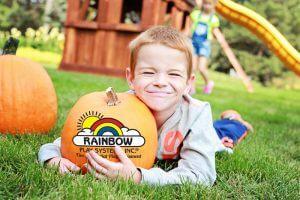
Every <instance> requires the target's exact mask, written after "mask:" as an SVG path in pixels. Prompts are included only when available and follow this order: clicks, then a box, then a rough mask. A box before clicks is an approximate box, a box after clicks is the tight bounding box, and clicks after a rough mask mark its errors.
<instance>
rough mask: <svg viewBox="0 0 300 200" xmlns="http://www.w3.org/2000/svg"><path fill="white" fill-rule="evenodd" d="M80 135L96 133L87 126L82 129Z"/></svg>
mask: <svg viewBox="0 0 300 200" xmlns="http://www.w3.org/2000/svg"><path fill="white" fill-rule="evenodd" d="M78 135H94V133H93V131H91V129H88V128H85V129H83V130H82V131H80V132H79V133H78Z"/></svg>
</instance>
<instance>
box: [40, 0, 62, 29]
mask: <svg viewBox="0 0 300 200" xmlns="http://www.w3.org/2000/svg"><path fill="white" fill-rule="evenodd" d="M45 5H46V6H45V18H44V19H45V23H46V24H48V25H50V26H52V27H58V28H62V26H63V23H64V21H65V19H66V9H67V1H66V0H46V1H45Z"/></svg>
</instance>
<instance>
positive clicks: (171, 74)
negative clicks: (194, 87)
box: [169, 73, 181, 76]
mask: <svg viewBox="0 0 300 200" xmlns="http://www.w3.org/2000/svg"><path fill="white" fill-rule="evenodd" d="M169 75H170V76H181V75H180V74H179V73H170V74H169Z"/></svg>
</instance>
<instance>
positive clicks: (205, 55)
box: [187, 0, 220, 94]
mask: <svg viewBox="0 0 300 200" xmlns="http://www.w3.org/2000/svg"><path fill="white" fill-rule="evenodd" d="M216 2H217V0H196V4H197V9H195V10H193V11H192V12H191V14H190V19H191V23H190V26H189V27H191V31H190V30H189V29H188V30H187V32H189V34H190V33H191V37H192V42H193V46H194V52H195V58H194V59H195V61H194V63H195V66H196V68H198V69H199V71H200V74H201V75H202V77H203V80H204V82H205V86H204V88H203V93H205V94H210V93H211V92H212V89H213V87H214V82H213V81H212V80H209V76H208V70H207V63H208V59H209V57H210V54H211V40H212V39H213V32H215V31H218V27H219V26H220V22H219V18H218V17H217V16H216V15H215V14H214V7H215V4H216ZM194 87H195V86H193V87H192V90H191V93H194V92H195V88H194Z"/></svg>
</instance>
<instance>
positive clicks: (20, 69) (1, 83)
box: [0, 55, 57, 134]
mask: <svg viewBox="0 0 300 200" xmlns="http://www.w3.org/2000/svg"><path fill="white" fill-rule="evenodd" d="M56 118H57V97H56V93H55V90H54V87H53V84H52V81H51V79H50V77H49V76H48V74H47V72H46V70H45V69H44V68H43V67H42V66H41V65H40V64H38V63H35V62H33V61H30V60H28V59H25V58H19V57H17V56H15V55H1V56H0V133H4V134H5V133H11V134H17V133H19V134H24V133H32V132H34V133H46V132H48V131H49V130H50V129H51V128H52V127H53V126H54V125H55V122H56Z"/></svg>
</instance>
